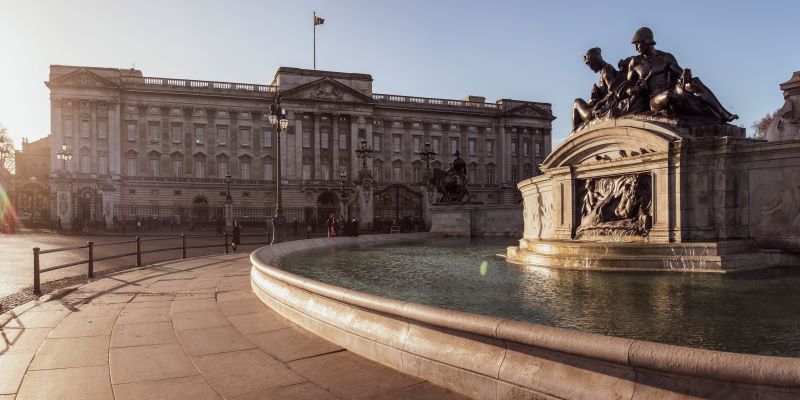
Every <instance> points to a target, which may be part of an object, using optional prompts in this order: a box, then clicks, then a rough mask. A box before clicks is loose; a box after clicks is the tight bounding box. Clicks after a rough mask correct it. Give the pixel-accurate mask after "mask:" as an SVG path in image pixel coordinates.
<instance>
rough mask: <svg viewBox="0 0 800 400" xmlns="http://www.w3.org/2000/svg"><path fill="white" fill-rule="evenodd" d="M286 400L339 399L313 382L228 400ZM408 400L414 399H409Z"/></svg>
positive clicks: (245, 394) (261, 391) (252, 393)
mask: <svg viewBox="0 0 800 400" xmlns="http://www.w3.org/2000/svg"><path fill="white" fill-rule="evenodd" d="M285 399H292V400H336V399H339V398H338V397H336V396H334V395H333V394H331V393H330V392H328V391H326V390H325V389H323V388H321V387H319V386H317V385H315V384H313V383H311V382H306V383H299V384H297V385H289V386H280V387H276V388H272V389H264V390H259V391H255V392H249V393H244V394H241V395H237V396H233V397H229V398H228V400H285ZM408 399H412V398H411V397H409V398H408ZM414 400H416V399H414Z"/></svg>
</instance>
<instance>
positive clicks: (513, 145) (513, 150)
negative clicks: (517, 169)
mask: <svg viewBox="0 0 800 400" xmlns="http://www.w3.org/2000/svg"><path fill="white" fill-rule="evenodd" d="M511 156H512V157H516V156H517V141H516V140H512V141H511Z"/></svg>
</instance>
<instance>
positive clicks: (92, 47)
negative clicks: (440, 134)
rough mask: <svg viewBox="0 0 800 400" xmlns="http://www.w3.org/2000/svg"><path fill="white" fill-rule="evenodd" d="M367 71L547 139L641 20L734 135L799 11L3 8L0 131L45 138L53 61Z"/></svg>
mask: <svg viewBox="0 0 800 400" xmlns="http://www.w3.org/2000/svg"><path fill="white" fill-rule="evenodd" d="M314 11H316V12H317V15H319V16H321V17H323V18H325V24H324V25H322V26H320V27H318V29H317V68H318V69H323V70H330V71H342V72H359V73H368V74H371V75H372V77H373V79H374V82H373V91H374V92H375V93H388V94H398V95H409V96H420V97H435V98H450V99H459V98H461V97H463V96H466V95H476V96H484V97H486V99H487V101H489V102H493V101H495V100H496V99H501V98H512V99H521V100H531V101H539V102H547V103H551V104H552V105H553V113H554V114H555V116H556V117H557V119H556V120H555V121H554V122H553V141H554V143H558V142H559V141H560V140H561V139H563V138H564V137H566V136H567V134H568V133H569V130H570V126H571V123H570V118H571V110H572V103H573V100H574V99H575V98H578V97H582V98H586V97H588V96H589V93H590V90H591V87H592V84H593V83H594V82H596V80H597V76H596V75H595V74H594V73H592V72H591V71H590V70H589V69H588V68H587V67H586V66H585V65H584V64H583V60H582V57H583V54H584V53H585V52H586V50H588V49H589V48H592V47H601V48H602V50H603V56H604V57H605V59H606V61H608V62H609V63H611V64H612V65H616V64H617V61H618V60H620V59H622V58H625V57H628V56H631V55H634V54H635V51H634V48H633V46H632V45H631V44H630V39H631V37H632V35H633V33H634V32H635V31H636V29H638V28H639V27H641V26H648V27H650V28H652V29H653V32H654V34H655V40H656V42H657V45H656V48H657V49H659V50H662V51H667V52H670V53H672V54H673V55H674V56H675V57H676V58H677V60H678V62H679V63H680V64H681V66H682V67H684V68H691V69H692V72H693V74H694V76H697V77H699V78H701V79H702V81H703V82H704V83H705V85H706V86H707V87H709V88H711V89H712V90H713V91H714V93H715V94H716V95H717V97H718V98H719V99H720V101H721V102H722V104H723V105H724V106H725V107H726V108H728V110H729V111H731V112H733V113H735V114H738V115H739V117H740V118H739V119H738V120H736V121H734V124H736V125H742V126H745V127H747V128H748V132H750V131H751V129H750V127H751V125H752V124H753V122H755V121H756V120H757V119H759V118H761V117H763V116H764V115H765V114H766V113H768V112H772V111H774V110H775V109H777V108H779V107H780V106H781V105H782V104H783V98H782V97H783V95H782V92H781V91H780V89H779V87H778V85H779V84H780V83H782V82H785V81H787V80H789V78H790V77H791V75H792V72H793V71H797V70H800V51H798V49H797V37H798V36H797V35H798V33H797V32H798V30H797V26H798V23H799V22H800V1H797V0H794V1H760V2H756V1H741V0H739V1H736V0H728V1H683V0H676V1H669V2H664V1H645V0H640V1H635V2H634V1H614V0H609V1H602V2H601V1H553V0H549V1H503V0H496V1H491V2H489V1H474V0H460V1H455V0H453V1H451V0H425V1H418V0H403V1H386V0H371V1H370V0H363V1H362V0H350V1H345V0H342V1H333V0H327V1H322V0H320V1H310V0H307V1H304V0H293V1H243V0H242V1H236V0H228V1H224V2H223V1H198V0H195V1H179V0H161V1H150V0H139V1H124V2H123V1H117V0H102V1H90V0H71V1H63V0H59V1H55V0H53V1H45V0H27V1H23V0H0V52H2V53H0V125H3V126H5V127H6V128H7V129H8V131H9V132H10V134H11V136H12V138H13V139H14V140H15V142H16V144H17V146H18V147H19V144H20V142H21V140H22V138H23V137H26V138H28V139H30V140H35V139H38V138H41V137H44V136H47V135H48V134H49V132H50V102H49V91H48V89H47V87H46V86H45V85H44V81H46V80H47V79H48V73H49V66H50V65H51V64H65V65H82V66H96V67H115V68H130V67H132V66H134V65H135V67H136V68H137V69H140V70H142V72H143V74H144V75H145V76H155V77H170V78H183V79H195V80H211V81H227V82H243V83H261V84H269V83H270V82H271V81H272V78H273V77H274V74H275V71H276V70H277V68H278V67H280V66H287V67H299V68H311V67H312V49H313V47H312V33H313V24H312V13H313V12H314Z"/></svg>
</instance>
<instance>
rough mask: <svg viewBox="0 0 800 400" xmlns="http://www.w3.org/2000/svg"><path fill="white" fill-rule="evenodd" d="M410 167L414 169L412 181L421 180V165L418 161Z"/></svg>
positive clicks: (417, 181)
mask: <svg viewBox="0 0 800 400" xmlns="http://www.w3.org/2000/svg"><path fill="white" fill-rule="evenodd" d="M412 168H413V171H414V183H420V182H422V166H421V165H420V164H419V163H414V165H413V166H412Z"/></svg>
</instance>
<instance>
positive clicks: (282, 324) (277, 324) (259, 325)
mask: <svg viewBox="0 0 800 400" xmlns="http://www.w3.org/2000/svg"><path fill="white" fill-rule="evenodd" d="M227 318H228V321H230V322H231V324H233V326H235V327H236V329H238V330H239V332H241V333H242V335H249V334H252V333H259V332H269V331H274V330H276V329H283V328H288V327H290V326H295V324H294V323H292V322H291V321H289V320H288V319H286V318H283V317H281V316H280V315H278V314H277V313H275V312H274V311H272V310H269V309H266V308H265V309H264V310H262V311H260V312H257V313H251V314H241V315H232V316H228V317H227Z"/></svg>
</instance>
